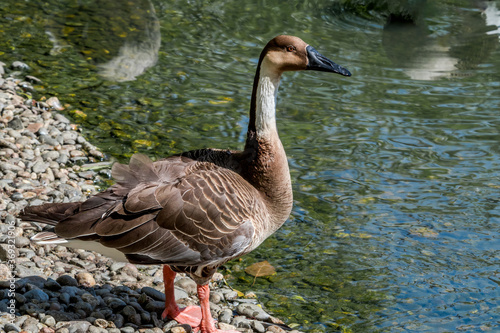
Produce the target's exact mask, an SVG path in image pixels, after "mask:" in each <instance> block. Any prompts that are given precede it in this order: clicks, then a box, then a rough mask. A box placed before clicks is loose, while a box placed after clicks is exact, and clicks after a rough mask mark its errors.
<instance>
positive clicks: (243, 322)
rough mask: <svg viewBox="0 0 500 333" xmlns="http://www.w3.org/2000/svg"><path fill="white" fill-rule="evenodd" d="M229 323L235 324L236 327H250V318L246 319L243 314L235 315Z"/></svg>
mask: <svg viewBox="0 0 500 333" xmlns="http://www.w3.org/2000/svg"><path fill="white" fill-rule="evenodd" d="M231 325H233V326H236V327H238V328H252V324H251V323H250V320H248V319H247V318H246V317H244V316H236V317H234V318H233V320H232V321H231Z"/></svg>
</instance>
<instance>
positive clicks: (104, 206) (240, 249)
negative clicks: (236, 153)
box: [55, 155, 266, 266]
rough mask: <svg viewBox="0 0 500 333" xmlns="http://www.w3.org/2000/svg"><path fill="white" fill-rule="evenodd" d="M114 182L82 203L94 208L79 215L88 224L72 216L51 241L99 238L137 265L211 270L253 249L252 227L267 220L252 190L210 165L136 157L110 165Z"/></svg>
mask: <svg viewBox="0 0 500 333" xmlns="http://www.w3.org/2000/svg"><path fill="white" fill-rule="evenodd" d="M113 177H114V178H115V180H116V181H117V183H116V184H115V185H114V186H113V187H111V188H110V189H109V190H108V191H106V192H104V193H102V194H100V195H98V196H97V198H96V197H93V198H91V199H89V200H92V205H90V204H85V203H83V204H81V206H85V205H86V206H88V207H92V209H90V210H87V211H86V212H87V213H86V214H85V215H87V216H92V221H89V220H85V215H81V216H79V214H75V215H72V216H70V217H68V218H66V219H64V220H62V221H61V222H59V223H57V224H56V226H55V232H56V233H57V235H59V236H61V237H64V238H80V239H82V237H83V239H84V238H85V237H89V238H90V239H92V240H97V239H98V240H99V242H100V243H101V244H102V245H104V246H107V247H112V248H116V249H118V250H119V251H121V252H123V253H124V254H125V255H126V256H127V258H128V259H129V260H130V261H132V262H136V263H144V264H153V263H165V264H171V265H185V266H197V265H210V264H216V263H221V262H224V261H227V260H228V259H230V258H233V257H235V256H239V255H241V254H244V253H246V252H248V251H249V250H250V249H251V248H253V247H252V245H253V244H254V242H255V241H256V234H257V233H258V230H256V227H255V224H254V223H256V222H257V220H259V221H262V219H263V218H264V219H265V218H266V210H265V208H264V205H263V204H262V203H261V202H260V200H259V197H260V196H259V194H258V192H257V190H255V189H254V188H253V187H252V186H251V185H250V184H249V183H248V182H247V181H245V180H244V179H243V178H242V177H241V176H239V175H238V174H237V173H235V172H233V171H231V170H229V169H225V168H222V167H218V166H217V165H215V164H213V163H209V162H199V161H194V160H192V159H189V158H187V157H182V156H175V157H170V158H167V159H165V160H161V161H157V162H152V161H151V160H150V159H149V158H147V157H145V156H144V155H134V156H133V157H132V158H131V161H130V164H129V165H122V164H115V166H114V167H113ZM96 216H99V218H98V219H97V220H96ZM84 220H85V221H84ZM258 224H259V225H260V224H261V223H258ZM257 238H258V237H257Z"/></svg>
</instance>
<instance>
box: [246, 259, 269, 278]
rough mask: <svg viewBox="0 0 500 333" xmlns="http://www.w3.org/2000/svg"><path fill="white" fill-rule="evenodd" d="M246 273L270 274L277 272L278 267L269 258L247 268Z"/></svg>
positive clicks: (254, 274)
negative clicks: (272, 264) (275, 267)
mask: <svg viewBox="0 0 500 333" xmlns="http://www.w3.org/2000/svg"><path fill="white" fill-rule="evenodd" d="M245 273H247V274H250V275H252V276H255V277H261V276H269V275H273V274H276V269H274V267H273V266H271V264H270V263H269V262H268V261H267V260H264V261H261V262H257V263H255V264H253V265H250V266H248V267H247V268H245Z"/></svg>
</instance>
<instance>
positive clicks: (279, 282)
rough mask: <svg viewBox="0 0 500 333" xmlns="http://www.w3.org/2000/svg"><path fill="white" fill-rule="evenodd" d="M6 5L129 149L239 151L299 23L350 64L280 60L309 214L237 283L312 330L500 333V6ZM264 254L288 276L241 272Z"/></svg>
mask: <svg viewBox="0 0 500 333" xmlns="http://www.w3.org/2000/svg"><path fill="white" fill-rule="evenodd" d="M0 17H2V19H1V20H0V60H2V61H4V62H6V63H10V62H11V61H14V60H21V61H24V62H26V63H27V64H28V65H29V66H30V68H31V70H30V72H29V74H30V75H34V76H36V77H38V78H40V79H41V80H43V83H41V84H37V85H35V89H36V90H37V92H38V96H39V97H40V96H47V97H49V96H52V95H56V96H58V97H59V99H60V100H61V101H62V102H63V104H65V105H66V109H65V111H63V112H65V113H66V114H67V115H68V116H70V117H71V118H72V119H73V120H74V121H75V122H77V123H79V124H81V127H82V129H83V131H84V132H85V133H86V135H87V137H88V138H89V139H90V141H92V142H93V143H94V144H96V145H98V146H99V147H100V148H101V149H102V150H103V151H104V152H106V153H107V154H108V155H109V156H111V157H114V158H117V159H119V160H122V161H126V160H127V159H128V157H130V156H131V154H133V153H134V152H138V151H139V152H144V153H146V154H148V155H149V156H152V157H161V156H167V155H169V154H172V153H177V152H181V151H187V150H191V149H196V148H202V147H218V148H232V149H239V148H241V147H242V145H243V143H244V139H245V134H246V125H247V122H248V115H247V112H248V108H249V99H250V94H251V84H252V82H253V75H254V71H255V66H256V63H257V60H258V56H259V53H260V51H261V48H262V47H263V46H264V45H265V43H266V42H267V41H268V40H269V39H270V38H272V37H274V36H275V35H278V34H281V33H286V34H292V35H297V36H300V37H301V38H303V39H304V40H305V41H306V42H307V43H310V44H311V45H313V46H314V47H315V48H316V49H317V50H318V51H320V52H321V53H322V54H324V55H326V56H328V57H329V58H331V59H332V60H334V61H335V62H337V63H339V64H341V65H343V66H345V67H346V68H348V69H349V70H350V71H351V72H352V74H353V75H352V77H350V78H345V77H341V76H335V75H329V74H327V73H306V72H304V73H287V74H286V75H285V76H284V78H283V80H282V84H281V87H280V93H279V97H278V127H279V132H280V136H281V138H282V141H283V144H284V146H285V149H286V150H287V154H288V156H289V163H290V168H291V174H292V181H293V183H294V187H293V189H294V200H295V206H294V210H293V212H292V215H291V217H290V219H289V221H288V222H287V223H286V224H285V225H284V226H283V227H282V228H281V229H280V230H279V231H278V232H277V233H276V234H275V235H274V236H272V237H270V238H269V239H268V240H267V241H266V242H265V243H264V244H263V245H262V246H261V247H260V248H259V249H257V250H256V251H254V252H253V253H252V254H251V255H248V256H246V257H244V258H242V259H241V260H239V261H237V262H233V263H231V264H229V265H227V267H226V269H227V271H226V272H230V273H231V275H232V276H233V278H232V279H230V280H229V283H230V284H231V285H232V286H233V287H234V288H236V289H239V290H242V291H248V290H253V291H255V292H256V293H257V294H258V295H259V297H260V298H261V300H262V301H263V302H264V304H265V305H266V307H267V308H268V309H269V310H270V311H272V312H273V313H275V314H276V315H277V316H279V317H281V318H282V319H284V320H285V321H286V323H287V324H289V325H290V326H292V327H295V328H298V329H301V330H304V331H308V332H323V331H325V332H336V331H346V332H349V331H351V332H376V331H384V332H400V331H404V332H457V331H467V332H482V331H491V332H494V331H497V332H498V331H500V228H499V223H500V201H499V195H498V193H499V192H500V51H499V50H500V47H499V45H500V39H499V37H500V28H499V25H500V3H498V2H495V1H466V0H439V1H429V2H427V1H425V0H422V1H419V0H417V1H389V0H386V1H369V0H365V1H361V0H357V1H356V0H350V1H348V0H344V1H329V2H326V1H297V0H293V1H286V2H284V1H278V0H266V1H255V2H253V3H251V4H250V3H243V2H241V1H236V0H232V1H231V0H226V1H220V0H219V1H217V0H215V1H211V2H208V1H202V0H192V1H168V2H167V1H159V0H151V1H149V0H142V1H136V2H130V1H113V2H111V1H109V2H105V1H90V0H80V1H76V0H72V1H68V0H67V1H55V0H47V1H30V2H26V1H18V0H3V1H2V2H1V3H0ZM262 260H267V261H269V262H270V263H271V264H272V265H273V266H274V267H275V268H276V269H277V274H276V275H273V276H271V277H268V278H253V277H251V276H249V275H246V274H245V273H244V272H243V269H244V268H245V267H246V266H248V265H250V264H252V263H255V262H259V261H262Z"/></svg>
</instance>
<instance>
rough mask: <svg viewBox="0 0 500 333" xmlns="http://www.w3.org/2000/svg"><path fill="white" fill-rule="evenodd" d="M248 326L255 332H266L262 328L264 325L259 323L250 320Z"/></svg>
mask: <svg viewBox="0 0 500 333" xmlns="http://www.w3.org/2000/svg"><path fill="white" fill-rule="evenodd" d="M250 324H251V326H252V329H253V330H254V331H255V332H258V333H264V332H265V331H266V328H265V327H264V325H262V323H261V322H260V321H257V320H252V321H251V322H250Z"/></svg>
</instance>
